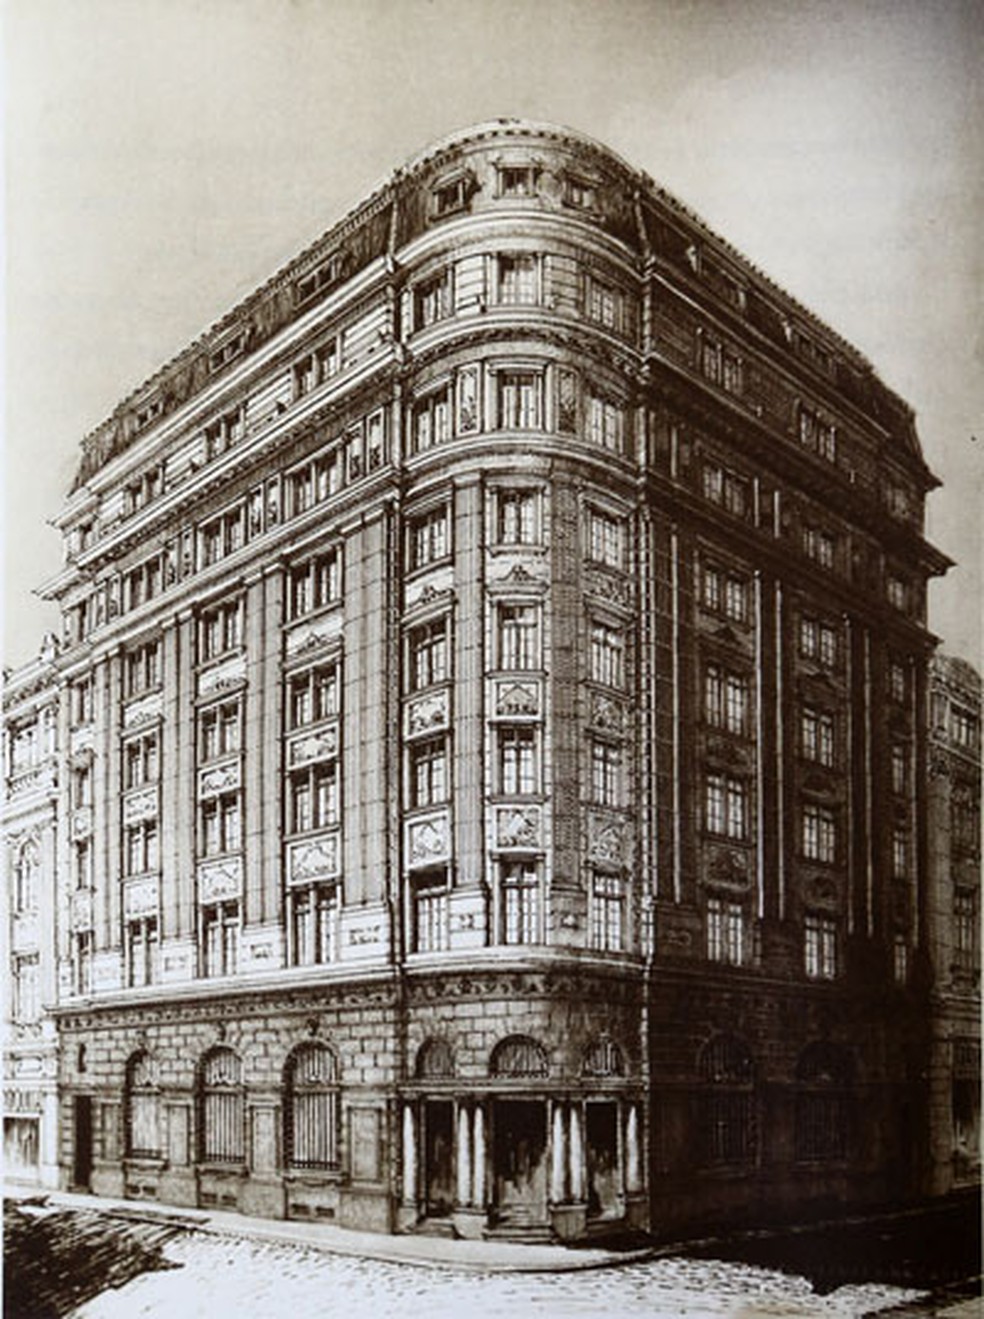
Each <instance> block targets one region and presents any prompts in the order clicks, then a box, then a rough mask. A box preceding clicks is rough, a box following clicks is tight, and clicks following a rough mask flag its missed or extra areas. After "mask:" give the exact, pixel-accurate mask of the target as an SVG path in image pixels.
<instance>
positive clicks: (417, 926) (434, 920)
mask: <svg viewBox="0 0 984 1319" xmlns="http://www.w3.org/2000/svg"><path fill="white" fill-rule="evenodd" d="M411 887H412V902H413V934H412V944H413V950H414V952H415V953H443V952H445V951H446V949H447V947H448V878H447V874H446V872H445V871H443V870H434V871H427V872H425V873H424V874H422V875H415V876H414V878H413V881H412V885H411Z"/></svg>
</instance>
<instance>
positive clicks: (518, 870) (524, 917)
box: [500, 861, 540, 944]
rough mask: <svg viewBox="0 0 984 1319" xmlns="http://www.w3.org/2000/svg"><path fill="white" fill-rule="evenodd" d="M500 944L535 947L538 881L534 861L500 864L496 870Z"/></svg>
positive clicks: (538, 926)
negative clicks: (531, 945)
mask: <svg viewBox="0 0 984 1319" xmlns="http://www.w3.org/2000/svg"><path fill="white" fill-rule="evenodd" d="M500 889H501V892H500V899H501V906H502V942H503V943H510V944H529V943H538V942H539V939H540V878H539V872H538V869H537V864H536V862H535V861H503V862H501V870H500Z"/></svg>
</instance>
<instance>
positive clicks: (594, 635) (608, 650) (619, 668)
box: [590, 621, 625, 687]
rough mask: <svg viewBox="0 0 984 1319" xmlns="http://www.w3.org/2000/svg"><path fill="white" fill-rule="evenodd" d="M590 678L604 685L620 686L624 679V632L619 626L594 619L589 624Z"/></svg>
mask: <svg viewBox="0 0 984 1319" xmlns="http://www.w3.org/2000/svg"><path fill="white" fill-rule="evenodd" d="M590 660H591V680H592V682H597V683H601V684H602V685H603V686H605V687H621V686H622V685H623V684H624V681H625V633H624V631H623V629H622V628H620V627H612V626H611V625H610V624H608V623H601V622H598V621H595V622H593V623H592V624H591V652H590Z"/></svg>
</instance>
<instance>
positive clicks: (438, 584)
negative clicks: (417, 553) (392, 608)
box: [404, 563, 454, 609]
mask: <svg viewBox="0 0 984 1319" xmlns="http://www.w3.org/2000/svg"><path fill="white" fill-rule="evenodd" d="M453 587H454V569H453V568H452V566H451V564H450V563H448V564H445V565H443V566H442V567H440V568H433V569H432V570H431V571H430V572H427V573H422V574H421V576H419V577H413V578H412V579H411V580H410V581H408V582H407V584H406V588H405V592H406V593H405V596H404V604H405V607H406V608H407V609H412V608H413V607H414V605H423V604H428V603H429V602H430V601H431V600H437V599H438V598H439V597H440V596H441V595H450V594H451V591H452V589H453Z"/></svg>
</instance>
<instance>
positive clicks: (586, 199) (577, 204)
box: [564, 174, 598, 211]
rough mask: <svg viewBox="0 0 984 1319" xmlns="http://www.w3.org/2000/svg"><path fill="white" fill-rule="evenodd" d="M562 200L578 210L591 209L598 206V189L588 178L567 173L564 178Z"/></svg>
mask: <svg viewBox="0 0 984 1319" xmlns="http://www.w3.org/2000/svg"><path fill="white" fill-rule="evenodd" d="M564 201H565V202H566V203H567V205H568V206H573V207H574V208H575V209H577V210H579V211H593V210H596V209H597V206H598V189H597V187H596V186H595V185H594V184H593V183H591V182H590V181H589V180H588V179H583V178H579V177H578V176H577V175H576V174H568V175H566V176H565V178H564Z"/></svg>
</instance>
